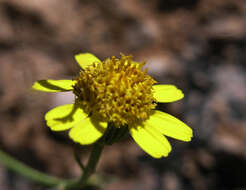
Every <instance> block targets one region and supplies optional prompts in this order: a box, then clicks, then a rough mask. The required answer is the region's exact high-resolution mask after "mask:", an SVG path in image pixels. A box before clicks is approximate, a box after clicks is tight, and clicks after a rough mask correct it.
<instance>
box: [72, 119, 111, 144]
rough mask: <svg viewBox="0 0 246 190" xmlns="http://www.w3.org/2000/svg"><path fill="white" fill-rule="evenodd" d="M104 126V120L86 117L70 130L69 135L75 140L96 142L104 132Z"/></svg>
mask: <svg viewBox="0 0 246 190" xmlns="http://www.w3.org/2000/svg"><path fill="white" fill-rule="evenodd" d="M106 128H107V123H106V122H100V121H98V120H97V119H95V118H92V117H87V118H85V119H83V120H82V121H80V122H79V123H78V124H77V125H76V126H75V127H73V128H72V129H71V130H70V132H69V136H70V138H71V139H73V141H75V142H78V143H80V144H82V145H88V144H92V143H94V142H96V141H97V140H98V139H99V138H100V137H101V136H102V135H103V134H104V132H105V130H106Z"/></svg>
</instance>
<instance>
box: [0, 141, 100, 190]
mask: <svg viewBox="0 0 246 190" xmlns="http://www.w3.org/2000/svg"><path fill="white" fill-rule="evenodd" d="M103 147H104V145H103V143H101V142H100V141H99V142H97V143H95V144H94V145H93V148H92V152H91V155H90V158H89V161H88V163H87V165H86V166H85V169H84V172H83V174H82V176H81V177H80V178H78V179H62V178H57V177H53V176H50V175H48V174H45V173H43V172H40V171H38V170H36V169H33V168H31V167H29V166H27V165H25V164H23V163H22V162H20V161H18V160H16V159H14V158H13V157H12V156H10V155H8V154H7V153H5V152H3V151H2V150H0V163H1V164H2V165H3V166H5V167H6V168H8V169H9V170H11V171H13V172H15V173H18V174H19V175H22V176H24V177H25V178H27V179H29V180H31V181H33V182H36V183H39V184H41V185H44V186H48V187H57V188H58V189H59V190H70V189H79V188H81V187H83V186H85V185H86V184H89V183H90V184H91V182H88V179H89V177H90V176H91V175H92V174H93V173H94V171H95V169H96V165H97V163H98V161H99V158H100V155H101V153H102V150H103Z"/></svg>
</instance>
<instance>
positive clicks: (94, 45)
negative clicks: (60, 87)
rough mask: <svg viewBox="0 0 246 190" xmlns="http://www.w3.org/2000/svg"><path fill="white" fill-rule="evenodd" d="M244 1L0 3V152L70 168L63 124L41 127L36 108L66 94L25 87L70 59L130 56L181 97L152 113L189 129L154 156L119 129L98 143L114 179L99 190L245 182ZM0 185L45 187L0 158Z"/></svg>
mask: <svg viewBox="0 0 246 190" xmlns="http://www.w3.org/2000/svg"><path fill="white" fill-rule="evenodd" d="M245 26H246V1H245V0H236V1H235V0H216V1H215V0H182V1H180V0H152V1H147V0H124V1H123V0H122V1H119V0H104V1H101V0H93V1H92V0H69V1H68V0H39V1H38V0H36V1H34V0H0V105H1V106H0V121H1V124H0V148H1V149H2V150H4V151H6V152H8V153H9V154H11V155H13V156H15V157H16V158H18V159H19V160H21V161H23V162H24V163H26V164H28V165H30V166H32V167H34V168H36V169H39V170H41V171H44V172H47V173H49V174H51V175H55V176H60V177H67V178H72V177H76V176H79V175H80V169H79V167H78V166H77V164H76V162H75V161H74V159H73V150H74V149H75V148H76V149H78V150H79V151H81V154H82V159H83V160H84V161H85V160H86V159H87V158H88V153H89V151H90V147H80V146H78V145H76V144H74V143H73V142H72V141H71V140H69V138H68V137H67V132H64V133H63V132H62V133H54V132H51V131H50V130H49V129H48V128H47V127H46V124H45V121H44V118H43V117H44V114H45V113H46V112H47V111H48V110H49V109H51V108H53V107H55V106H57V105H62V104H64V103H69V102H73V99H74V97H73V95H72V94H69V93H58V94H46V93H42V92H34V91H32V90H31V86H32V84H33V82H34V81H36V80H40V79H71V78H74V77H76V76H77V75H78V72H79V67H78V65H77V64H76V62H75V60H74V58H73V56H74V55H75V54H76V53H79V52H91V53H93V54H95V55H97V57H99V58H100V59H105V58H107V57H109V56H112V55H115V56H119V54H120V52H122V53H124V54H132V55H133V56H134V58H135V60H139V61H146V62H147V66H148V67H149V74H150V75H152V76H153V77H154V78H155V79H156V80H158V81H159V82H160V83H162V84H169V83H170V84H175V85H177V86H178V87H179V88H181V89H182V90H183V91H184V94H185V98H184V99H183V100H182V101H179V102H177V103H172V104H161V105H158V109H160V110H163V111H165V112H168V113H170V114H173V115H174V116H176V117H178V118H180V119H182V120H183V121H185V122H186V123H188V125H189V126H191V127H192V128H193V130H194V138H193V140H192V141H191V142H190V143H186V142H179V141H176V140H172V139H170V141H171V143H172V146H173V150H172V153H171V154H170V156H169V157H167V158H163V159H160V160H156V159H153V158H151V157H150V156H148V155H147V154H146V153H144V152H143V151H142V150H141V149H140V148H139V147H138V146H137V145H136V143H135V142H134V141H133V140H132V139H131V138H130V137H129V138H127V139H126V140H124V141H123V142H120V143H117V144H114V145H112V146H108V147H106V149H105V151H104V153H103V156H102V158H101V160H100V163H99V167H98V173H99V174H101V175H105V176H115V177H116V178H117V179H116V180H114V181H113V182H111V183H110V184H107V185H106V186H105V187H104V188H97V187H86V188H84V189H95V190H99V189H105V190H115V189H117V190H150V189H151V190H243V189H246V174H245V170H246V146H245V145H246V66H245V65H246V64H245V62H246V27H245ZM0 189H1V190H33V189H35V190H44V189H47V188H45V187H42V186H40V185H38V184H34V183H32V182H30V181H28V180H26V179H25V178H23V177H21V176H18V175H16V174H14V173H12V172H10V171H9V170H7V169H6V168H4V167H3V166H1V163H0Z"/></svg>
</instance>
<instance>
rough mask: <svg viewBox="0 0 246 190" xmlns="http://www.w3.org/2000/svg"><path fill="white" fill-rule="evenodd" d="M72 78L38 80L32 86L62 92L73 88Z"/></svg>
mask: <svg viewBox="0 0 246 190" xmlns="http://www.w3.org/2000/svg"><path fill="white" fill-rule="evenodd" d="M75 83H76V81H74V80H39V81H36V82H35V83H34V84H33V86H32V88H33V89H35V90H40V91H44V92H64V91H71V90H73V85H74V84H75Z"/></svg>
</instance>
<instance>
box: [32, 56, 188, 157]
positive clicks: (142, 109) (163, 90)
mask: <svg viewBox="0 0 246 190" xmlns="http://www.w3.org/2000/svg"><path fill="white" fill-rule="evenodd" d="M75 59H76V61H77V62H78V63H79V65H80V66H81V67H82V70H81V72H80V74H79V76H78V77H77V79H76V80H41V81H37V82H35V83H34V85H33V89H36V90H41V91H45V92H62V91H73V93H74V94H75V103H74V104H66V105H63V106H58V107H56V108H54V109H52V110H50V111H49V112H48V113H46V115H45V119H46V122H47V125H48V126H49V127H50V129H51V130H54V131H63V130H67V129H70V131H69V136H70V138H71V139H73V140H74V141H75V142H78V143H80V144H82V145H86V144H92V143H94V142H95V141H97V140H98V139H99V138H100V137H102V136H103V134H104V133H105V131H106V129H107V128H108V126H113V127H116V128H119V129H125V128H128V130H129V132H130V134H131V136H132V137H133V139H134V140H135V141H136V143H137V144H138V145H139V146H140V147H141V148H142V149H143V150H145V151H146V152H147V153H148V154H150V155H151V156H153V157H155V158H161V157H163V156H167V155H168V153H169V152H170V151H171V145H170V143H169V142H168V140H167V139H166V137H165V136H164V135H166V136H169V137H173V138H176V139H179V140H182V141H190V140H191V137H192V130H191V129H190V128H189V127H188V126H187V125H186V124H184V123H183V122H182V121H180V120H178V119H177V118H175V117H173V116H171V115H169V114H167V113H164V112H161V111H157V110H155V107H156V103H157V102H161V103H166V102H174V101H177V100H180V99H182V98H183V93H182V91H181V90H179V89H177V88H176V87H175V86H173V85H155V83H157V82H156V81H155V80H154V79H153V78H151V77H150V76H149V75H148V74H147V70H143V66H144V64H145V63H144V62H143V63H138V62H135V61H133V60H132V56H125V55H123V54H122V55H121V58H120V59H117V58H116V57H114V56H113V57H112V58H108V59H106V60H104V61H103V62H101V61H100V60H99V59H98V58H96V57H95V56H94V55H92V54H89V53H84V54H79V55H76V56H75Z"/></svg>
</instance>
